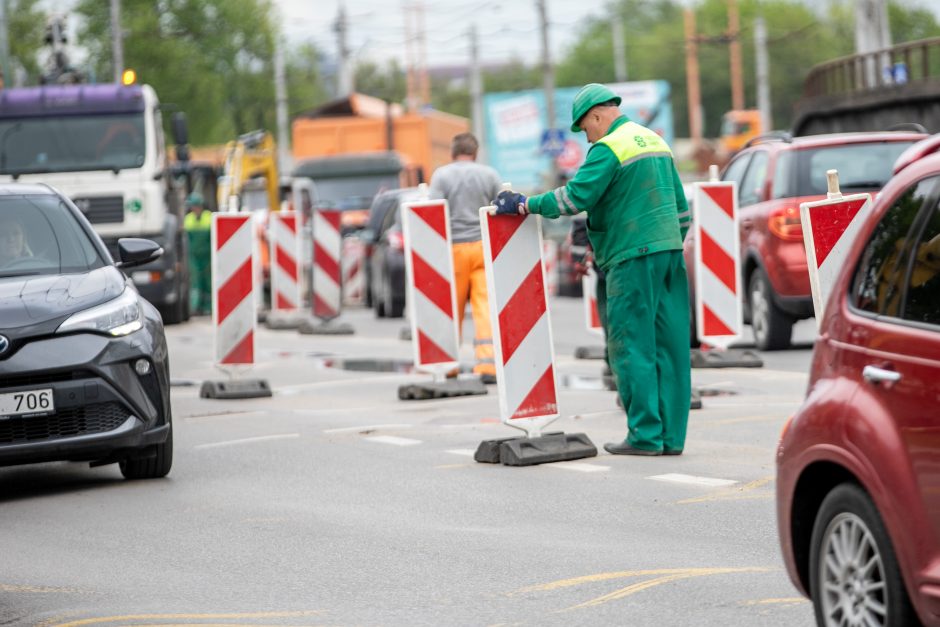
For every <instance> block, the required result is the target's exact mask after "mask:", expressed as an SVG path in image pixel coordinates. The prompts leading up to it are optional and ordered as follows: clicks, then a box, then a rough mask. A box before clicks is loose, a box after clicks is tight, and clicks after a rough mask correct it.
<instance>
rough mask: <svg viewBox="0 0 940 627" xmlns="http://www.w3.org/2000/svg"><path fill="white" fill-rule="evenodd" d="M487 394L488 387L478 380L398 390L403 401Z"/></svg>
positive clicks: (435, 382)
mask: <svg viewBox="0 0 940 627" xmlns="http://www.w3.org/2000/svg"><path fill="white" fill-rule="evenodd" d="M486 393H487V392H486V385H485V384H484V383H483V382H482V381H481V380H480V379H477V378H474V379H452V380H449V381H439V382H438V381H429V382H427V383H409V384H408V385H402V386H399V388H398V398H399V399H400V400H403V401H427V400H431V399H436V398H457V397H459V396H479V395H483V394H486Z"/></svg>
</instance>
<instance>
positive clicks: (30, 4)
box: [4, 0, 46, 86]
mask: <svg viewBox="0 0 940 627" xmlns="http://www.w3.org/2000/svg"><path fill="white" fill-rule="evenodd" d="M7 17H8V20H9V37H8V39H9V42H10V58H11V60H12V61H13V63H12V64H11V67H16V66H19V67H20V68H22V69H23V70H24V71H25V72H26V76H27V80H29V79H32V80H33V81H35V80H38V78H39V74H40V70H39V59H38V52H39V50H40V48H41V47H42V45H43V41H42V38H43V28H44V26H45V24H46V16H45V14H44V13H43V12H42V11H40V10H39V7H38V6H37V3H36V1H35V0H8V1H7ZM4 79H5V81H6V84H7V85H8V86H9V85H12V84H13V79H14V77H13V76H6V77H4Z"/></svg>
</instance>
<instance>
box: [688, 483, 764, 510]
mask: <svg viewBox="0 0 940 627" xmlns="http://www.w3.org/2000/svg"><path fill="white" fill-rule="evenodd" d="M773 480H774V478H773V477H764V478H763V479H756V480H755V481H751V482H749V483H745V484H744V485H742V486H738V487H736V488H733V489H731V490H723V491H721V492H717V493H714V494H708V495H706V496H697V497H694V498H691V499H683V500H681V501H676V504H677V505H688V504H690V503H705V502H708V501H743V500H749V499H769V498H771V497H772V496H773V494H768V493H754V492H751V490H756V489H757V488H762V487H764V486H765V485H767V484H768V483H770V482H771V481H773Z"/></svg>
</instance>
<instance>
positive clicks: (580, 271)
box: [574, 250, 594, 279]
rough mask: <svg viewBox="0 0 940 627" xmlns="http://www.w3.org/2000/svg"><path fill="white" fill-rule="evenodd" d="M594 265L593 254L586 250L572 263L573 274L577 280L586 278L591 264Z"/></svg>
mask: <svg viewBox="0 0 940 627" xmlns="http://www.w3.org/2000/svg"><path fill="white" fill-rule="evenodd" d="M592 263H594V253H593V252H592V251H591V250H588V251H587V252H586V253H584V256H583V257H581V259H580V260H578V261H575V262H574V274H575V276H576V277H578V278H579V279H580V278H581V277H583V276H586V275H587V273H588V270H590V269H591V264H592Z"/></svg>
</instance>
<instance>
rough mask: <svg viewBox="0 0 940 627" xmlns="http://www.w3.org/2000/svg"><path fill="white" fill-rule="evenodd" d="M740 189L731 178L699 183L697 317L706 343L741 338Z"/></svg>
mask: <svg viewBox="0 0 940 627" xmlns="http://www.w3.org/2000/svg"><path fill="white" fill-rule="evenodd" d="M737 202H738V197H737V189H736V187H735V184H734V183H733V182H731V181H712V182H707V183H696V184H695V191H694V196H693V202H692V208H693V211H694V214H695V218H694V220H693V225H692V228H693V235H694V238H695V319H696V326H697V329H696V330H697V332H698V333H697V335H698V338H699V340H700V341H701V342H702V343H703V344H705V345H713V346H719V347H724V348H727V347H728V346H730V345H731V343H732V342H734V341H735V340H737V339H738V338H740V337H741V333H742V331H743V327H744V320H743V315H742V307H741V299H742V294H741V280H740V277H741V258H740V252H739V251H740V247H741V246H740V235H739V225H738V209H737Z"/></svg>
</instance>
